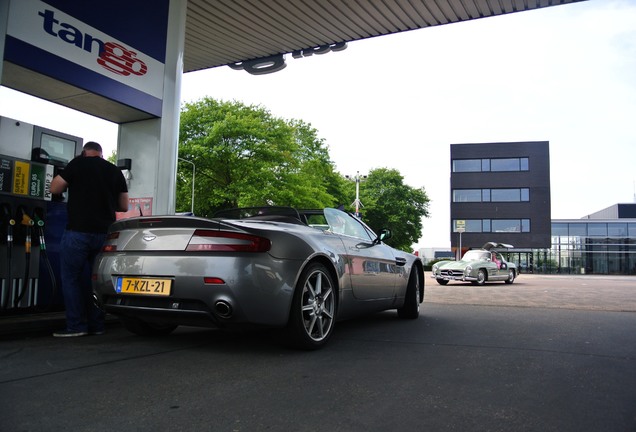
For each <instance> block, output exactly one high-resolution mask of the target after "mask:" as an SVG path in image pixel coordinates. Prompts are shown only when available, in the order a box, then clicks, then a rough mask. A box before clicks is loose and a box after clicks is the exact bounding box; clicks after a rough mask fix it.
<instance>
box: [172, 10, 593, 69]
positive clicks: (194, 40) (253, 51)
mask: <svg viewBox="0 0 636 432" xmlns="http://www.w3.org/2000/svg"><path fill="white" fill-rule="evenodd" d="M577 1H581V0H189V1H188V10H187V21H186V34H185V54H184V70H185V71H186V72H190V71H195V70H199V69H207V68H212V67H216V66H222V65H226V64H228V63H234V62H240V61H242V60H250V59H256V58H260V57H266V56H271V55H274V54H283V53H291V52H293V51H295V50H301V49H306V48H312V47H317V46H321V45H329V44H335V43H338V42H349V41H354V40H359V39H365V38H370V37H374V36H380V35H386V34H391V33H398V32H402V31H407V30H414V29H419V28H426V27H431V26H437V25H442V24H450V23H456V22H461V21H468V20H473V19H478V18H485V17H491V16H496V15H502V14H507V13H513V12H521V11H528V10H532V9H538V8H542V7H547V6H554V5H561V4H567V3H575V2H577Z"/></svg>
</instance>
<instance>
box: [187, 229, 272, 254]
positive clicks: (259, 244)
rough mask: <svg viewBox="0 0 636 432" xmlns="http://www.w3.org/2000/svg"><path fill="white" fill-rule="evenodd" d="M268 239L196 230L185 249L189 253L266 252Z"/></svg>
mask: <svg viewBox="0 0 636 432" xmlns="http://www.w3.org/2000/svg"><path fill="white" fill-rule="evenodd" d="M271 246H272V243H271V242H270V241H269V239H266V238H263V237H259V236H255V235H251V234H243V233H236V232H227V231H208V230H196V231H195V232H194V234H193V235H192V238H191V239H190V242H189V243H188V247H186V250H187V251H190V252H267V251H268V250H269V249H270V248H271Z"/></svg>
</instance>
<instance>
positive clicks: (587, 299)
mask: <svg viewBox="0 0 636 432" xmlns="http://www.w3.org/2000/svg"><path fill="white" fill-rule="evenodd" d="M426 290H427V291H426V301H428V302H434V303H442V304H465V305H481V306H518V307H539V308H543V307H545V308H562V309H580V310H599V311H615V312H636V277H634V276H605V275H587V276H580V275H576V276H572V275H535V274H521V275H519V277H518V278H517V279H516V280H515V282H514V283H513V284H512V285H506V284H504V283H502V282H493V283H487V284H485V285H483V286H474V285H472V284H470V283H462V282H450V283H449V284H448V285H446V286H442V285H439V284H437V282H435V279H432V278H430V273H427V274H426Z"/></svg>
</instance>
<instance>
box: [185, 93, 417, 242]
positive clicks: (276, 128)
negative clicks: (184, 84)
mask: <svg viewBox="0 0 636 432" xmlns="http://www.w3.org/2000/svg"><path fill="white" fill-rule="evenodd" d="M179 158H181V159H185V160H187V161H190V162H192V163H194V164H195V166H196V178H195V205H194V212H195V214H196V215H198V216H203V217H209V216H212V214H214V212H215V211H217V210H220V209H226V208H232V207H251V206H261V205H283V206H291V207H297V208H324V207H338V206H339V205H345V206H347V207H346V208H347V209H348V210H350V211H353V210H354V208H353V207H351V205H350V203H352V202H353V201H354V199H355V182H352V181H350V180H347V179H345V178H344V177H343V176H342V175H340V174H338V173H337V172H335V170H334V164H333V162H332V161H331V159H330V156H329V151H328V148H327V146H326V145H325V143H324V141H323V139H321V138H318V136H317V131H316V130H315V129H314V128H312V127H311V125H309V124H307V123H305V122H303V121H301V120H283V119H280V118H276V117H274V116H272V114H271V113H270V112H269V111H268V110H266V109H265V108H263V107H260V106H247V105H244V104H243V103H241V102H237V101H233V102H225V101H217V100H215V99H211V98H203V99H201V100H199V101H196V102H194V103H189V104H186V105H185V106H184V107H183V109H182V111H181V123H180V134H179ZM191 195H192V165H191V164H189V163H187V162H184V161H181V160H180V161H179V166H178V170H177V195H176V198H177V209H176V210H177V211H189V210H190V206H191ZM360 199H361V201H362V202H363V203H364V207H363V208H362V209H361V210H362V213H363V220H364V221H365V222H366V223H367V224H368V225H369V226H370V227H371V228H372V229H374V230H375V231H376V232H377V231H379V230H380V229H381V228H389V229H391V230H392V231H393V238H392V239H390V240H388V243H389V244H391V245H392V246H393V247H395V248H399V249H402V250H405V251H408V252H410V251H411V245H412V244H414V243H416V242H417V241H418V240H419V238H420V236H421V234H422V217H425V216H426V217H427V216H428V202H429V199H428V197H427V195H426V192H425V191H424V189H423V188H421V189H414V188H411V187H409V186H407V185H405V184H404V182H403V178H402V176H401V175H400V173H399V172H398V171H397V170H394V169H388V168H380V169H375V170H373V171H371V172H370V173H369V175H368V177H367V179H366V180H365V181H364V182H363V183H361V185H360Z"/></svg>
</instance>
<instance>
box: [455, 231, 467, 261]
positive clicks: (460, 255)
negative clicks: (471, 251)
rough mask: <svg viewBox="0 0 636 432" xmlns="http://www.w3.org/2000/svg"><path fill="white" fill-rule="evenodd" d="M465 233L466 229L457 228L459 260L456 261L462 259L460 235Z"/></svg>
mask: <svg viewBox="0 0 636 432" xmlns="http://www.w3.org/2000/svg"><path fill="white" fill-rule="evenodd" d="M464 231H466V228H457V232H458V233H459V258H458V259H457V261H460V260H461V259H462V233H463V232H464Z"/></svg>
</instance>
